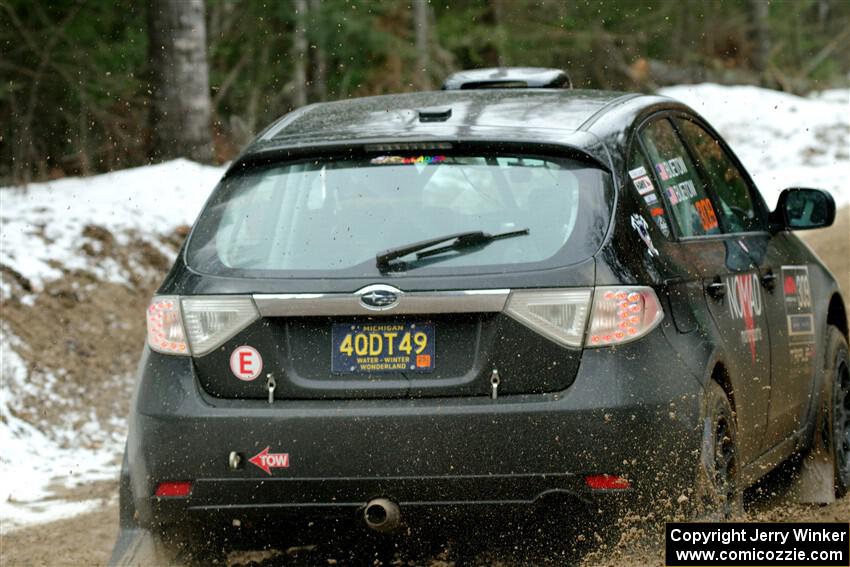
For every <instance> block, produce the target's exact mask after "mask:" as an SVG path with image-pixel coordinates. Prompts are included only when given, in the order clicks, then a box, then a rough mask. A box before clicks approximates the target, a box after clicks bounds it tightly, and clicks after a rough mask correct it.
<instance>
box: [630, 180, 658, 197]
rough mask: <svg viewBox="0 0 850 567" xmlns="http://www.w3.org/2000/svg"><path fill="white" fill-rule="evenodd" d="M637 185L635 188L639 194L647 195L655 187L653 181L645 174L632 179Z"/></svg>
mask: <svg viewBox="0 0 850 567" xmlns="http://www.w3.org/2000/svg"><path fill="white" fill-rule="evenodd" d="M632 183H634V185H635V189H637V192H638V194H639V195H646V194H647V193H651V192H652V191H653V189H655V187H653V185H652V181H651V180H650V179H649V177H647V176H646V175H644V176H643V177H638V178H637V179H635V180H634V181H632Z"/></svg>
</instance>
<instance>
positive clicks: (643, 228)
mask: <svg viewBox="0 0 850 567" xmlns="http://www.w3.org/2000/svg"><path fill="white" fill-rule="evenodd" d="M632 228H633V229H635V230H636V231H637V233H638V235H639V236H640V238H641V240H643V241H644V243H645V244H646V247H647V248H648V249H649V255H650V256H658V250H656V249H655V246H653V244H652V237H651V236H649V225H648V224H646V221H645V220H644V218H643V217H642V216H640V215H632Z"/></svg>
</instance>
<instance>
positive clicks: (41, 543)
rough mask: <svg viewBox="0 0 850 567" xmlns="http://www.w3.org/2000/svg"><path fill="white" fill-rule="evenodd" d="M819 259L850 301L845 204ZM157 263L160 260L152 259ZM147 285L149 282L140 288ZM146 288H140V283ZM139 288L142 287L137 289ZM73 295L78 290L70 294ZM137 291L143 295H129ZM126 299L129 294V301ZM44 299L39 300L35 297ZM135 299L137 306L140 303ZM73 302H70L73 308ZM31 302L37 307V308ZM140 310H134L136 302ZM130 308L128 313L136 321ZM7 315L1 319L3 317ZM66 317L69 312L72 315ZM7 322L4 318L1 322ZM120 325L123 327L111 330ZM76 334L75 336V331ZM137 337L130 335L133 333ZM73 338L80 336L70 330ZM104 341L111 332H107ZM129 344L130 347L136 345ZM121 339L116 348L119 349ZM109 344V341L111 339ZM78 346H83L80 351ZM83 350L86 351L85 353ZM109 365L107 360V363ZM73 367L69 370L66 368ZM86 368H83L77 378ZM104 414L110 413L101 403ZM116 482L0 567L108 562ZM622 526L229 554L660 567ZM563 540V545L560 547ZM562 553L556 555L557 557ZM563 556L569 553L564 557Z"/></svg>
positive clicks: (652, 540) (651, 543)
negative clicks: (590, 536)
mask: <svg viewBox="0 0 850 567" xmlns="http://www.w3.org/2000/svg"><path fill="white" fill-rule="evenodd" d="M803 236H804V237H805V238H806V240H807V241H808V242H809V243H810V244H811V245H812V246H813V248H814V249H815V251H816V252H817V253H818V254H819V256H820V257H821V258H822V259H823V260H824V261H825V262H826V263H827V264H828V265H829V266H830V267H831V269H832V270H833V272H834V273H835V274H836V276H837V277H838V278H839V280H840V282H841V285H842V287H843V291H844V293H845V295H846V296H847V297H850V209H848V208H845V209H843V210H842V211H840V213H839V218H838V220H837V222H836V226H835V227H833V228H831V229H827V230H821V231H815V232H812V233H808V234H803ZM157 261H158V262H160V260H159V259H157ZM146 285H147V286H148V287H150V286H152V285H153V283H152V282H149V283H147V284H146ZM141 287H144V286H141ZM142 291H144V290H142ZM75 293H76V292H75ZM136 295H143V296H145V297H146V295H144V293H142V294H134V297H135V296H136ZM65 296H66V294H63V293H56V294H54V295H53V296H52V297H45V298H44V299H43V301H44V302H45V308H48V309H64V307H66V306H63V305H62V301H64V300H65V299H66V297H65ZM128 300H129V298H128ZM39 301H42V299H39ZM138 301H139V300H137V301H136V303H138ZM73 303H74V304H77V301H75V302H73ZM37 305H38V303H37ZM136 307H138V306H136ZM141 309H142V308H139V309H138V310H137V309H133V310H132V312H131V313H130V315H129V316H130V317H135V316H136V315H137V313H136V311H141ZM76 311H79V312H80V313H79V314H77V315H74V313H75V310H70V311H66V312H67V313H69V315H68V316H67V317H65V318H64V319H63V321H64V322H63V323H62V324H63V325H65V326H67V327H70V326H76V327H79V328H81V329H82V328H87V327H90V326H91V322H90V321H89V319H88V316H89V314H90V313H92V311H91V310H85V309H82V308H80V309H77V310H76ZM4 315H6V314H4ZM72 315H73V316H72ZM15 317H20V320H21V330H18V329H15V330H16V331H17V332H18V333H19V334H24V333H25V332H26V329H27V328H29V330H30V332H34V331H33V329H34V328H35V327H34V325H33V323H32V321H33V319H32V318H31V317H30V316H29V314H28V313H26V312H21V313H17V314H15V313H13V314H11V320H12V321H14V318H15ZM7 320H10V319H7ZM117 323H121V324H117ZM117 323H116V322H113V324H112V327H111V329H112V330H111V331H110V332H111V334H112V335H113V336H114V338H115V341H113V342H115V343H116V344H115V348H116V352H118V351H119V350H123V349H121V348H120V345H121V344H129V343H132V344H138V341H139V340H140V339H141V337H140V336H136V335H138V334H139V333H138V332H135V331H132V332H131V331H127V332H123V331H122V333H123V334H122V333H118V334H116V332H115V330H114V329H115V328H118V329H122V330H123V329H133V328H134V325H133V324H132V323H133V321H132V320H128V321H127V322H126V324H124V323H125V322H122V321H118V322H117ZM50 328H51V329H53V332H60V333H61V332H63V331H64V332H67V333H70V332H71V331H70V330H69V329H64V330H63V329H59V330H58V331H57V330H56V329H55V328H54V327H52V326H51V327H50ZM75 332H77V331H75ZM134 333H135V334H134ZM77 335H82V333H81V332H77ZM107 335H109V334H107ZM134 341H135V342H134ZM118 343H120V344H118ZM110 344H111V343H110ZM84 346H86V345H84ZM87 348H88V347H87ZM80 352H83V351H82V350H81V349H80V348H77V349H75V350H74V352H73V353H72V355H70V360H69V355H67V353H65V354H62V356H63V358H64V363H63V364H64V365H65V366H67V365H68V364H69V363H74V361H75V360H76V358H74V357H77V358H79V359H80V360H82V361H83V362H85V363H86V364H90V363H89V362H88V360H87V359H86V358H83V357H82V355H81V354H80ZM113 360H114V359H113ZM72 368H73V366H72ZM90 371H91V368H90V367H87V366H85V365H83V364H82V363H81V370H80V373H79V374H80V376H83V375H84V374H86V373H88V372H90ZM114 403H120V404H124V405H126V403H127V399H126V397H125V398H123V399H121V400H118V402H116V401H115V400H111V401H110V404H108V405H109V406H112V404H114ZM99 409H100V408H99ZM103 409H104V410H106V409H109V410H112V409H114V407H108V408H107V407H106V406H104V408H103ZM765 491H766V492H767V494H766V495H762V497H761V498H758V499H756V500H755V501H754V502H752V503H751V504H750V505H749V507H748V512H747V517H746V518H745V520H749V521H847V520H848V519H850V497H845V498H843V499H842V500H840V501H838V502H835V503H834V504H832V505H829V506H825V507H812V506H803V505H797V504H790V503H788V502H787V501H784V500H783V499H782V498H781V497H779V496H778V495H776V494H771V492H772V488H771V487H770V486H769V485H768V486H767V487H766V488H765ZM116 493H117V486H116V484H115V483H99V484H97V485H92V486H88V487H84V488H82V489H80V491H79V494H78V498H79V499H81V500H84V499H85V500H89V499H92V498H96V499H99V500H100V501H101V503H102V506H101V507H100V508H99V509H97V510H96V511H94V512H91V513H88V514H83V515H80V516H77V517H75V518H71V519H67V520H62V521H57V522H53V523H49V524H44V525H40V526H36V527H31V528H26V529H21V530H18V531H15V532H12V533H10V534H7V535H3V536H0V565H3V566H6V565H8V566H50V567H53V566H65V565H74V566H76V565H103V564H104V563H105V562H106V560H107V559H108V557H109V553H110V550H111V548H112V544H113V542H114V540H115V535H116V530H117V517H118V511H117V505H116V502H115V495H116ZM627 523H628V526H627V528H626V529H625V530H623V534H622V536H621V538H620V540H619V542H613V543H611V542H608V543H605V544H604V547H603V546H601V545H599V544H598V543H597V542H594V541H584V542H582V541H572V540H571V539H570V538H575V537H576V536H575V534H573V533H564V532H563V531H561V532H559V531H557V530H551V529H550V530H546V531H545V532H541V533H538V532H533V531H532V532H530V533H529V532H528V531H523V530H519V529H509V530H507V531H505V530H501V531H500V530H491V531H487V530H483V531H482V530H480V529H479V530H478V531H477V532H475V530H473V533H472V534H465V535H471V537H466V538H456V537H455V536H454V535H453V534H451V533H428V534H423V536H422V537H419V536H418V535H415V536H414V537H410V538H406V539H404V540H402V541H403V545H402V546H401V547H400V548H398V549H394V548H387V547H386V546H384V547H382V548H375V547H374V546H370V545H369V544H368V543H367V542H363V541H352V540H337V539H334V538H321V537H319V538H317V539H316V540H315V541H308V542H304V544H303V545H300V546H298V547H288V548H285V549H280V550H275V551H267V552H262V553H253V554H251V553H248V554H246V553H240V554H233V555H231V556H230V557H229V561H228V563H229V564H230V565H254V566H263V567H271V566H273V565H286V566H289V565H366V564H375V565H426V566H431V567H436V566H442V567H448V566H452V565H500V566H504V567H508V566H512V565H525V564H536V565H545V564H550V565H564V564H576V563H582V564H584V565H585V566H586V567H602V566H613V565H660V564H662V563H663V556H662V554H663V546H662V545H661V543H662V535H661V534H662V533H663V526H662V525H661V524H658V523H653V522H652V521H651V520H649V521H647V520H646V518H643V519H641V518H631V519H629V522H627ZM569 524H570V518H564V524H563V525H569ZM564 540H567V541H568V542H569V543H568V545H566V546H564V545H562V543H563V542H564ZM559 550H560V551H559ZM564 550H568V551H564Z"/></svg>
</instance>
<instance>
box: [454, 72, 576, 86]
mask: <svg viewBox="0 0 850 567" xmlns="http://www.w3.org/2000/svg"><path fill="white" fill-rule="evenodd" d="M571 88H573V84H572V81H571V80H570V76H569V75H567V73H566V71H562V70H561V69H547V68H545V67H492V68H489V69H470V70H467V71H458V72H457V73H452V74H451V75H449V76H448V77H447V78H446V80H445V81H444V82H443V90H444V91H459V90H472V89H571Z"/></svg>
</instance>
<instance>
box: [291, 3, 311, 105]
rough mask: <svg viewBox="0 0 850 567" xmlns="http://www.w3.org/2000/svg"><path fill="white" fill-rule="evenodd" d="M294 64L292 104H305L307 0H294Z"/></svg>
mask: <svg viewBox="0 0 850 567" xmlns="http://www.w3.org/2000/svg"><path fill="white" fill-rule="evenodd" d="M293 50H294V52H295V53H294V59H295V65H294V69H293V76H292V82H293V91H292V104H293V105H294V106H295V107H299V106H304V105H305V104H307V56H308V54H307V0H295V42H294V45H293Z"/></svg>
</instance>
